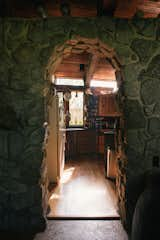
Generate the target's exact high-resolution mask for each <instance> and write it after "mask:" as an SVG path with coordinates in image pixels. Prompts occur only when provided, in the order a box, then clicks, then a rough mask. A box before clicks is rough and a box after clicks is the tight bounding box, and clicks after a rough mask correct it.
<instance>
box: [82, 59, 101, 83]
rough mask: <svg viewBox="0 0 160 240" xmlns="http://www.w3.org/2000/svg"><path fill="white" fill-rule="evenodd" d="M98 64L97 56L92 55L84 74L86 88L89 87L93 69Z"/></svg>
mask: <svg viewBox="0 0 160 240" xmlns="http://www.w3.org/2000/svg"><path fill="white" fill-rule="evenodd" d="M98 63H99V57H98V56H97V55H92V56H91V58H90V61H89V64H88V68H87V71H86V74H85V84H86V86H89V85H90V80H91V79H92V77H93V74H94V72H95V69H96V67H97V65H98Z"/></svg>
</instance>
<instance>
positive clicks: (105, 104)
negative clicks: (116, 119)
mask: <svg viewBox="0 0 160 240" xmlns="http://www.w3.org/2000/svg"><path fill="white" fill-rule="evenodd" d="M98 115H99V116H119V115H120V112H119V109H118V105H117V102H116V97H115V94H108V95H100V96H99V99H98Z"/></svg>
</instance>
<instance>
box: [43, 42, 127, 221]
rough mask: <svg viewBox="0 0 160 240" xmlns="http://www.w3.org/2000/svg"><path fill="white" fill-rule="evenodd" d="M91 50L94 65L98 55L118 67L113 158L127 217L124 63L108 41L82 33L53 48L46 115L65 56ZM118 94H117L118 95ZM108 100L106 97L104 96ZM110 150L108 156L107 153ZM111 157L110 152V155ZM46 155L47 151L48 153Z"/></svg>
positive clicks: (120, 200) (121, 207) (122, 212)
mask: <svg viewBox="0 0 160 240" xmlns="http://www.w3.org/2000/svg"><path fill="white" fill-rule="evenodd" d="M84 52H85V53H88V54H91V56H92V68H94V67H95V66H96V63H97V59H99V58H103V59H105V60H106V61H108V62H109V63H110V65H111V66H112V68H113V69H114V71H115V76H116V81H117V85H118V88H119V91H118V92H117V93H116V95H115V96H114V100H116V104H117V103H118V105H119V106H120V109H119V111H120V116H121V117H119V127H118V129H117V132H116V141H117V142H116V143H117V145H116V152H115V156H114V158H116V164H117V172H116V181H115V182H116V191H117V195H118V208H119V212H120V216H121V219H122V220H123V221H125V181H126V180H125V179H126V177H125V167H126V163H127V161H126V156H125V153H124V150H123V142H122V138H123V139H124V123H123V113H122V102H120V99H122V98H119V96H121V95H123V92H122V80H123V79H122V73H121V64H120V62H119V60H118V58H117V56H116V53H115V51H114V49H112V48H109V47H108V46H106V45H105V44H103V43H102V42H101V41H99V40H98V39H87V38H82V37H77V38H74V39H71V40H68V41H67V42H66V43H65V44H64V45H61V46H57V47H56V48H55V49H54V52H53V54H52V56H51V57H50V60H49V63H48V65H47V67H46V72H45V79H46V80H48V81H50V87H48V91H47V95H46V117H47V116H48V113H47V106H48V104H49V102H51V101H52V99H53V97H54V96H55V95H56V90H55V89H56V88H54V85H53V83H52V77H53V75H54V73H55V72H56V70H57V68H58V66H59V65H60V63H61V62H62V60H63V59H66V58H68V57H69V56H71V54H72V53H75V54H82V53H84ZM85 80H86V82H85V91H86V92H87V91H89V89H90V86H89V82H88V78H87V79H85ZM115 97H116V98H115ZM104 101H106V100H104ZM108 154H109V153H108V152H107V156H108ZM108 157H109V156H108ZM46 159H47V155H46ZM44 175H45V176H46V182H47V184H45V186H46V185H48V183H49V182H48V180H49V176H47V171H46V173H45V174H44ZM48 193H49V192H48V189H47V187H46V188H45V190H44V196H45V199H46V200H45V203H48V196H49V194H48Z"/></svg>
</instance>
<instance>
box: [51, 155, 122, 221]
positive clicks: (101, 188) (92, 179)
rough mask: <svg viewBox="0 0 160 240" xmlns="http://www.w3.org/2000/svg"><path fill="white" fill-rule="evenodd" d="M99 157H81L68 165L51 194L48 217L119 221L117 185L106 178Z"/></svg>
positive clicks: (102, 163) (101, 160)
mask: <svg viewBox="0 0 160 240" xmlns="http://www.w3.org/2000/svg"><path fill="white" fill-rule="evenodd" d="M104 176H105V175H104V162H103V159H99V158H98V157H95V156H94V157H90V158H89V157H79V158H77V159H74V160H72V161H69V162H68V163H67V164H65V170H64V174H63V177H62V179H61V182H60V184H59V185H58V186H56V187H55V188H54V189H52V191H51V195H50V199H49V206H50V211H49V213H48V216H47V218H48V219H53V218H54V217H55V218H56V217H60V218H61V217H62V218H63V217H64V218H65V217H66V218H67V217H73V218H74V217H75V218H76V217H78V218H79V217H80V218H81V217H82V218H83V217H84V218H85V217H86V218H89V217H91V218H92V217H93V218H94V217H97V218H98V217H100V218H103V217H104V218H105V217H108V218H112V217H113V218H114V217H115V218H116V217H117V218H118V217H119V214H118V212H117V207H116V194H115V186H114V183H113V182H112V181H111V180H107V179H105V177H104Z"/></svg>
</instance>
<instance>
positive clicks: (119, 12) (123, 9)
mask: <svg viewBox="0 0 160 240" xmlns="http://www.w3.org/2000/svg"><path fill="white" fill-rule="evenodd" d="M138 3H139V0H125V1H122V0H117V5H116V9H115V11H114V17H119V18H132V17H133V16H134V15H135V13H136V10H137V6H138Z"/></svg>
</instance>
